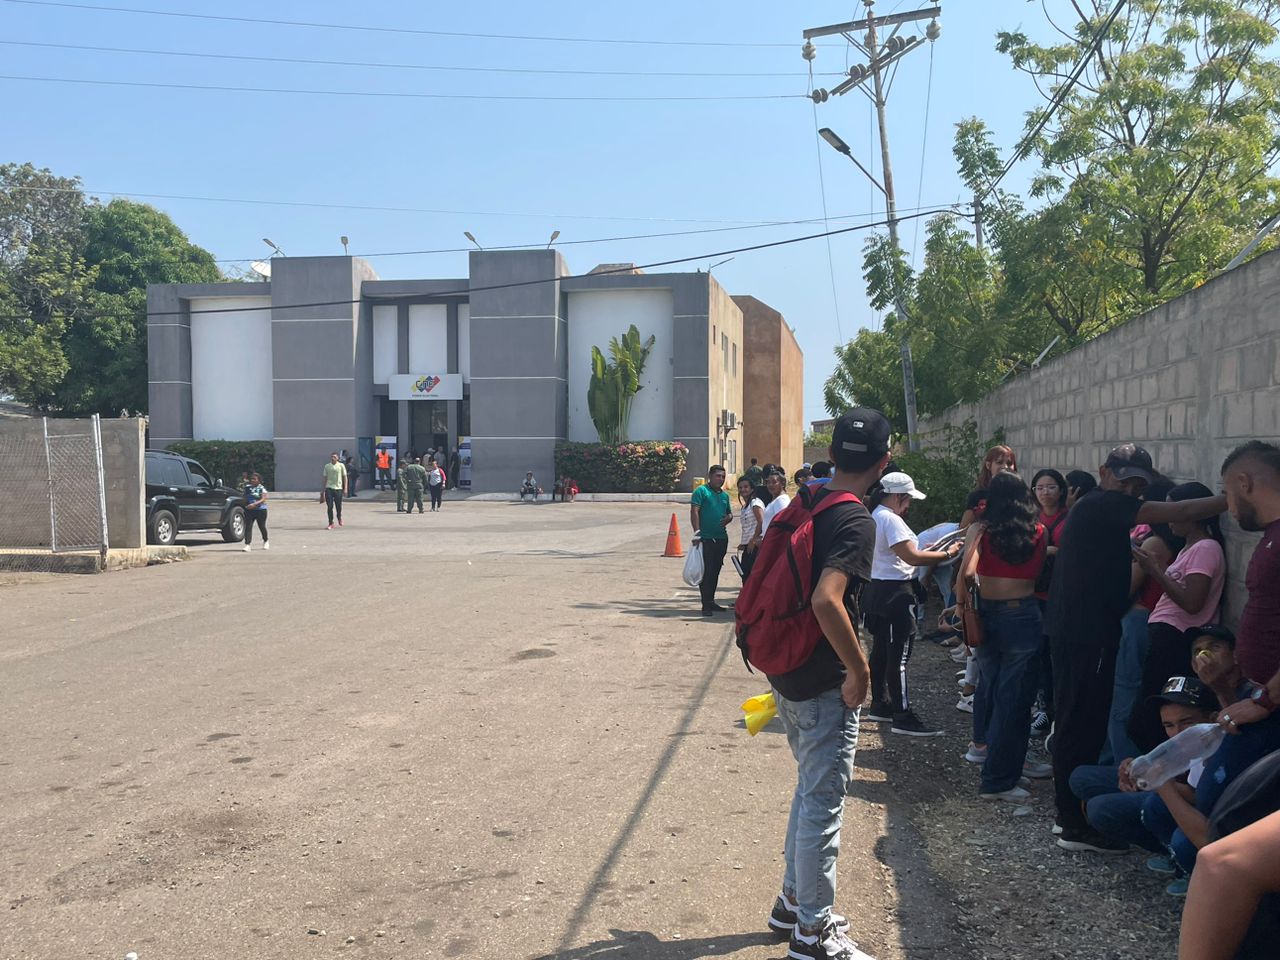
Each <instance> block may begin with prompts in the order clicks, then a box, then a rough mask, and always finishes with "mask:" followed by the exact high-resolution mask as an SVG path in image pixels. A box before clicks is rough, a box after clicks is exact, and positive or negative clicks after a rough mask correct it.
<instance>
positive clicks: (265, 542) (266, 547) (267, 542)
mask: <svg viewBox="0 0 1280 960" xmlns="http://www.w3.org/2000/svg"><path fill="white" fill-rule="evenodd" d="M262 549H263V550H270V549H271V541H270V540H263V541H262Z"/></svg>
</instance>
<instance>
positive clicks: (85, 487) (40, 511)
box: [0, 416, 107, 569]
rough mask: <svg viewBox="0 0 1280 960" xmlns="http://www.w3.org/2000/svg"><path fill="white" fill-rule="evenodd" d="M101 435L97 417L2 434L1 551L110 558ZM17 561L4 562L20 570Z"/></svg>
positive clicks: (36, 423)
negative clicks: (91, 555)
mask: <svg viewBox="0 0 1280 960" xmlns="http://www.w3.org/2000/svg"><path fill="white" fill-rule="evenodd" d="M106 550H107V519H106V486H105V482H104V477H103V470H102V430H101V425H100V423H99V421H98V418H97V417H96V416H95V417H93V418H92V419H91V420H50V419H49V418H47V417H45V418H42V419H41V420H39V421H36V420H31V421H26V422H24V423H23V424H21V429H15V430H4V431H0V552H6V553H10V554H12V553H15V552H32V551H49V552H51V553H71V552H90V551H97V552H99V553H100V554H102V555H104V556H105V554H106ZM12 560H13V558H12V557H10V561H11V562H10V563H8V564H5V566H8V567H9V568H10V569H13V568H14V566H15V565H14V563H13V562H12Z"/></svg>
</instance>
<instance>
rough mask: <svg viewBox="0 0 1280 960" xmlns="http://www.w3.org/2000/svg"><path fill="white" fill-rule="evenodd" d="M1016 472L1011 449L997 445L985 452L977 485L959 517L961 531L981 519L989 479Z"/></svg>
mask: <svg viewBox="0 0 1280 960" xmlns="http://www.w3.org/2000/svg"><path fill="white" fill-rule="evenodd" d="M1017 470H1018V458H1017V456H1016V455H1015V454H1014V452H1013V448H1012V447H1006V446H1005V445H1004V444H1002V443H998V444H996V445H995V446H994V447H992V448H991V449H990V450H988V451H987V455H986V456H985V457H983V458H982V466H981V467H980V468H979V469H978V485H977V487H976V488H975V489H974V490H973V492H972V493H970V494H969V499H967V500H966V501H965V503H964V515H963V516H961V517H960V529H961V530H963V529H965V528H966V527H967V526H969V524H971V523H973V522H974V521H975V520H979V519H981V518H982V513H983V511H984V510H986V508H987V490H988V488H989V487H990V486H991V479H992V478H993V477H995V476H997V475H998V474H1001V473H1006V472H1014V473H1016V472H1017Z"/></svg>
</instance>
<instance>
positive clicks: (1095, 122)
mask: <svg viewBox="0 0 1280 960" xmlns="http://www.w3.org/2000/svg"><path fill="white" fill-rule="evenodd" d="M1071 6H1072V9H1073V10H1074V11H1075V14H1076V16H1075V18H1074V22H1072V23H1070V24H1066V25H1060V24H1057V23H1053V24H1052V25H1053V26H1054V27H1055V29H1056V30H1057V32H1058V34H1059V35H1060V36H1061V37H1062V38H1063V39H1062V41H1061V42H1058V43H1054V44H1037V43H1033V42H1031V40H1029V39H1028V37H1027V36H1026V35H1025V34H1024V33H1022V32H1019V31H1012V32H1002V33H1000V34H999V35H998V43H997V48H998V49H999V50H1000V51H1001V52H1003V53H1006V54H1008V56H1009V57H1010V59H1011V61H1012V63H1013V65H1014V67H1015V68H1017V69H1018V70H1021V71H1023V72H1025V73H1027V74H1028V75H1029V76H1031V77H1032V79H1033V80H1034V82H1035V84H1036V87H1037V89H1038V90H1039V91H1040V92H1041V93H1042V94H1043V95H1044V96H1045V98H1046V99H1050V98H1053V97H1055V96H1056V95H1058V94H1060V93H1062V91H1063V86H1064V84H1065V82H1066V79H1067V74H1068V73H1069V72H1070V70H1071V68H1072V66H1073V65H1074V64H1075V63H1076V62H1078V61H1079V59H1080V57H1081V56H1082V55H1083V53H1084V51H1085V50H1086V48H1087V46H1088V44H1089V43H1090V41H1091V40H1092V38H1093V37H1094V36H1095V35H1096V34H1097V32H1098V30H1099V29H1100V28H1101V26H1102V24H1103V22H1104V21H1105V19H1106V17H1107V15H1108V13H1109V12H1110V8H1111V7H1112V3H1111V0H1105V2H1103V0H1072V3H1071ZM1278 22H1280V4H1278V3H1277V2H1276V0H1130V2H1129V3H1128V4H1126V5H1125V7H1124V12H1123V13H1122V14H1121V16H1120V17H1119V18H1118V19H1117V20H1116V21H1115V23H1114V24H1113V25H1112V26H1111V27H1110V28H1109V29H1108V31H1107V32H1106V35H1105V38H1104V40H1103V42H1102V44H1101V45H1100V48H1099V50H1098V52H1097V53H1096V54H1094V55H1093V56H1091V57H1090V59H1089V62H1088V66H1087V68H1086V69H1085V71H1084V74H1083V76H1082V77H1081V80H1080V82H1079V83H1078V84H1076V85H1075V86H1074V87H1072V88H1071V89H1070V91H1069V92H1066V93H1065V96H1063V97H1062V105H1061V107H1060V108H1059V109H1058V110H1057V111H1056V112H1055V113H1054V115H1053V118H1052V120H1051V121H1050V122H1049V123H1048V125H1047V126H1046V127H1045V128H1044V130H1043V131H1042V132H1041V133H1040V134H1039V135H1038V136H1036V137H1035V139H1034V140H1033V142H1032V144H1031V149H1032V150H1033V151H1034V153H1035V154H1036V155H1037V156H1038V158H1039V160H1040V162H1041V166H1042V170H1041V174H1040V175H1039V176H1038V177H1037V179H1036V180H1035V182H1034V184H1033V187H1032V193H1033V195H1034V196H1036V197H1037V198H1040V199H1043V200H1045V201H1046V202H1047V206H1046V207H1045V209H1043V210H1042V211H1041V212H1039V213H1038V214H1037V215H1035V216H1034V217H1032V218H1030V219H1029V220H1028V221H1027V222H1026V223H1025V224H1024V227H1025V229H1024V230H1023V231H1022V236H1021V243H1020V244H1019V246H1020V253H1021V256H1020V258H1019V259H1018V260H1017V261H1016V262H1017V263H1018V264H1019V265H1021V266H1022V267H1023V274H1022V275H1021V276H1019V277H1017V278H1016V282H1015V283H1014V285H1013V286H1014V289H1015V290H1016V291H1017V292H1020V293H1021V294H1023V295H1024V296H1025V300H1024V303H1023V306H1024V307H1033V308H1038V309H1040V310H1042V311H1043V312H1045V313H1047V314H1048V315H1049V316H1050V317H1051V318H1052V319H1053V321H1054V323H1056V324H1057V325H1058V327H1059V328H1060V329H1061V330H1062V332H1063V333H1065V334H1066V335H1067V336H1068V337H1071V338H1073V339H1079V338H1082V337H1088V336H1093V335H1096V334H1097V333H1100V332H1102V331H1103V330H1105V329H1107V328H1109V327H1111V326H1114V325H1115V324H1116V323H1119V322H1122V321H1123V320H1126V319H1128V318H1129V317H1131V316H1133V315H1134V314H1136V313H1138V312H1140V311H1142V310H1145V309H1147V308H1149V307H1151V306H1154V305H1156V304H1158V303H1162V302H1164V301H1165V300H1168V299H1170V298H1171V297H1174V296H1177V295H1179V294H1181V293H1184V292H1186V291H1187V290H1189V289H1191V288H1192V287H1194V286H1196V285H1197V284H1199V283H1201V282H1203V281H1204V280H1205V279H1207V278H1208V277H1210V276H1212V275H1213V274H1214V273H1215V272H1216V271H1218V270H1220V269H1221V268H1222V267H1223V266H1225V265H1226V263H1227V261H1228V260H1229V259H1230V258H1231V257H1232V256H1233V255H1234V254H1235V253H1236V252H1237V251H1239V249H1240V248H1241V247H1242V246H1243V245H1244V244H1245V243H1246V242H1247V241H1248V240H1249V238H1250V237H1251V235H1252V234H1253V233H1254V231H1255V230H1256V229H1257V228H1258V226H1259V225H1260V224H1261V223H1262V222H1263V221H1264V220H1266V219H1267V218H1268V217H1269V216H1270V215H1271V214H1272V213H1273V212H1274V207H1275V203H1276V196H1277V186H1278V181H1277V180H1276V179H1275V178H1274V177H1271V176H1270V175H1269V174H1268V170H1269V168H1270V165H1271V163H1272V161H1274V160H1275V159H1276V157H1277V156H1278V155H1280V138H1278V137H1277V127H1276V121H1277V119H1280V66H1278V65H1277V62H1276V61H1275V59H1273V58H1271V57H1269V56H1268V55H1267V53H1268V48H1270V47H1271V46H1272V44H1273V43H1274V42H1275V40H1276V37H1277V23H1278ZM1047 109H1048V104H1047V103H1046V105H1045V106H1044V107H1041V108H1039V109H1037V110H1034V111H1032V112H1031V113H1030V114H1029V115H1028V117H1027V127H1028V130H1031V129H1033V128H1034V127H1035V126H1036V125H1038V124H1039V123H1040V122H1041V121H1042V120H1043V119H1044V112H1045V110H1047ZM1006 253H1008V254H1013V253H1014V251H1013V250H1009V251H1006ZM1009 262H1013V260H1012V259H1010V260H1009Z"/></svg>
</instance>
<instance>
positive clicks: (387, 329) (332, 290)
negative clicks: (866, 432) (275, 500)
mask: <svg viewBox="0 0 1280 960" xmlns="http://www.w3.org/2000/svg"><path fill="white" fill-rule="evenodd" d="M271 267H272V276H271V278H270V281H268V282H255V283H239V282H228V283H216V284H162V285H156V286H152V287H150V288H149V289H148V291H147V304H148V312H149V316H148V327H147V334H148V351H149V352H148V370H149V379H150V402H151V429H150V445H151V446H152V447H153V448H163V447H166V446H168V445H169V444H172V443H174V442H176V441H178V440H182V439H208V440H212V439H226V440H272V441H274V443H275V450H276V485H277V487H278V488H280V489H282V490H312V489H315V488H316V487H317V484H318V478H319V473H320V465H321V464H323V463H324V462H325V460H326V459H327V458H328V455H329V453H330V452H331V451H333V450H339V449H346V450H348V451H351V452H353V453H359V454H361V455H362V459H367V458H368V457H371V456H372V452H373V450H374V447H375V445H376V443H377V442H378V441H379V439H380V438H381V439H384V440H386V441H388V442H394V443H396V445H397V450H398V452H399V453H401V454H403V453H404V452H406V451H413V452H414V453H417V454H419V455H421V454H424V453H426V451H427V450H429V449H432V448H435V449H444V450H447V451H449V452H450V453H452V452H453V451H455V450H456V449H458V447H459V445H463V449H464V451H465V450H466V449H468V448H469V450H470V456H471V462H470V470H469V471H467V472H464V477H463V479H469V480H470V486H471V489H473V490H476V491H480V492H487V491H507V490H515V489H516V487H517V486H518V482H519V480H520V479H521V478H522V477H523V476H524V474H525V471H527V470H532V471H534V473H535V475H536V476H537V477H538V478H539V480H540V481H542V482H543V485H544V486H546V487H547V488H549V487H550V482H551V480H552V479H553V473H554V451H555V445H556V443H557V442H558V441H562V440H580V441H595V440H596V439H597V435H596V431H595V427H594V424H593V423H592V421H591V418H590V414H589V412H588V410H587V401H586V394H587V384H588V383H589V380H590V360H589V358H590V352H591V347H592V346H598V347H600V348H601V349H602V350H605V351H606V352H607V345H608V342H609V340H610V338H612V337H615V336H621V335H622V334H623V333H624V332H625V331H626V330H627V328H628V327H629V326H630V325H631V324H633V323H634V324H635V325H636V327H637V328H638V329H639V330H640V333H641V335H642V336H643V337H648V336H650V335H652V336H653V337H654V338H655V343H654V348H653V352H652V354H651V355H650V358H649V362H648V364H647V366H646V368H645V371H644V376H643V378H642V381H641V386H642V389H641V390H640V392H639V394H638V395H637V397H636V400H635V404H634V406H633V409H632V418H631V428H630V432H629V435H630V438H631V439H634V440H672V439H674V440H679V441H681V442H682V443H684V444H685V445H686V446H687V447H688V448H689V460H688V470H687V471H686V474H685V478H684V483H685V486H686V487H687V486H688V485H689V483H690V482H691V480H692V478H693V477H695V476H703V475H705V473H706V468H707V466H708V465H709V464H711V463H714V462H722V463H725V465H726V466H727V467H728V468H729V470H730V471H731V472H732V471H735V470H738V469H740V468H741V466H742V463H741V459H742V454H741V453H740V451H739V449H738V448H739V444H740V438H741V429H740V426H741V420H742V410H743V378H744V371H745V369H746V356H745V349H746V347H745V344H744V337H743V315H742V311H741V309H740V308H739V307H738V305H737V304H735V303H734V301H733V299H732V298H731V297H730V296H729V294H728V293H726V292H725V291H724V290H723V289H722V288H721V287H720V285H719V284H718V283H717V282H716V280H715V279H714V278H713V277H712V276H711V275H709V274H707V273H701V272H698V273H665V274H646V273H642V272H640V271H638V270H635V269H634V268H632V267H630V266H629V265H625V264H623V265H616V264H615V265H607V266H605V267H598V268H596V270H595V271H592V272H591V273H589V274H585V275H578V276H573V275H570V273H569V271H568V269H567V268H566V265H565V262H564V259H563V258H562V257H561V255H560V253H559V252H558V251H555V250H521V251H485V250H477V251H473V252H472V253H471V255H470V264H469V276H467V277H464V278H451V279H439V280H382V279H379V278H378V276H377V274H376V273H375V272H374V270H373V268H372V267H371V266H370V265H369V264H368V263H367V262H366V261H364V260H361V259H360V258H358V257H305V258H304V257H299V258H294V257H289V258H284V257H277V258H276V259H274V260H272V261H271ZM774 389H775V390H776V388H774ZM778 401H779V403H781V398H780V397H779V398H778ZM466 473H469V476H466V475H465V474H466Z"/></svg>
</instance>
